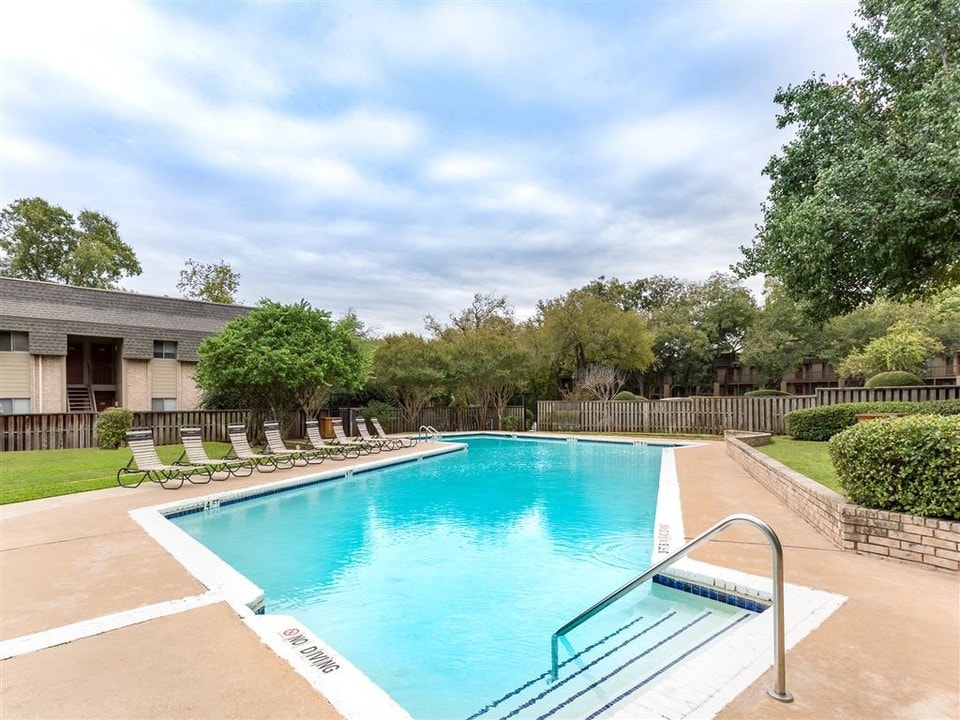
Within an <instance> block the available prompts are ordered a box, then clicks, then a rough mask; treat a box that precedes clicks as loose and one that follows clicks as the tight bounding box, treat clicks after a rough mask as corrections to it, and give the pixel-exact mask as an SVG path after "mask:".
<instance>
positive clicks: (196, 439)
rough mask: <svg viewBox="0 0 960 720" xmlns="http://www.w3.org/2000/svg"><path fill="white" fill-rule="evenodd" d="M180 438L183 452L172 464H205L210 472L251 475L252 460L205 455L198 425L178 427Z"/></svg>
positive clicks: (235, 475)
mask: <svg viewBox="0 0 960 720" xmlns="http://www.w3.org/2000/svg"><path fill="white" fill-rule="evenodd" d="M180 439H181V440H182V441H183V454H182V455H180V457H179V458H177V461H176V462H175V463H174V465H206V466H207V467H208V468H210V472H211V473H218V472H224V473H226V474H227V477H229V476H230V475H233V476H234V477H249V476H250V475H253V469H254V462H253V460H242V459H239V458H234V459H233V460H228V459H226V458H211V457H210V456H208V455H207V451H206V449H205V448H204V447H203V432H202V430H201V429H200V428H198V427H185V428H180ZM211 479H213V480H225V479H226V478H215V477H213V475H212V474H211Z"/></svg>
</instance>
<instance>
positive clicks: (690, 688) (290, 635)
mask: <svg viewBox="0 0 960 720" xmlns="http://www.w3.org/2000/svg"><path fill="white" fill-rule="evenodd" d="M478 434H493V433H489V432H488V433H476V432H472V433H459V435H462V436H466V435H478ZM496 434H499V435H508V436H511V437H517V438H520V439H524V435H523V434H519V435H518V434H517V433H510V432H501V433H496ZM456 435H458V434H457V433H444V436H445V437H448V438H449V437H456ZM551 437H556V438H564V439H566V438H567V437H569V438H570V441H571V442H576V441H578V440H581V439H584V440H588V441H590V442H609V443H620V444H624V443H629V444H634V445H662V444H665V443H666V442H668V441H665V442H664V443H659V442H657V441H656V440H650V441H645V440H644V441H640V440H637V441H631V440H630V439H626V438H594V437H589V438H584V437H583V436H562V435H552V436H551ZM529 439H534V438H529ZM698 444H699V443H695V442H691V443H684V445H688V446H689V445H698ZM464 447H465V445H463V444H460V443H450V444H449V446H448V447H439V448H432V449H430V450H424V451H421V452H417V453H413V454H407V455H404V456H401V457H386V458H378V459H376V460H372V461H369V462H365V463H361V464H357V465H352V466H351V467H349V468H337V469H334V470H329V471H325V472H319V473H313V474H310V475H305V476H300V477H296V478H289V479H285V480H279V481H275V482H269V483H264V484H262V485H256V486H251V487H247V488H242V489H232V490H227V491H224V492H220V493H216V494H212V495H207V496H204V497H200V498H193V499H189V500H177V501H173V502H168V503H163V504H160V505H154V506H152V507H146V508H139V509H136V510H131V511H130V516H131V517H132V518H133V519H134V520H135V521H136V522H137V523H139V524H140V526H141V527H143V528H144V530H145V531H146V532H147V533H148V534H149V535H150V536H151V537H152V538H153V539H154V540H156V542H157V543H158V544H160V545H161V546H162V547H163V548H165V549H166V550H167V551H168V552H169V553H170V554H171V555H172V556H173V557H174V558H175V559H176V560H177V561H178V562H180V563H181V564H182V565H183V566H184V567H185V568H186V569H187V571H188V572H190V573H191V574H192V575H193V576H194V577H195V578H196V579H197V580H198V581H199V582H201V583H202V584H203V585H205V586H206V587H207V588H208V590H207V592H205V593H202V594H200V595H194V596H188V597H184V598H179V599H175V600H171V601H166V602H162V603H157V604H154V605H148V606H145V607H141V608H136V609H133V610H127V611H123V612H119V613H113V614H111V615H105V616H102V617H98V618H93V619H91V620H85V621H82V622H78V623H73V624H71V625H65V626H62V627H58V628H53V629H51V630H46V631H43V632H39V633H34V634H31V635H26V636H22V637H17V638H11V639H9V640H5V641H0V659H7V658H10V657H15V656H18V655H22V654H25V653H28V652H33V651H36V650H40V649H43V648H48V647H54V646H57V645H62V644H64V643H67V642H71V641H73V640H78V639H81V638H84V637H91V636H93V635H97V634H100V633H103V632H106V631H109V630H116V629H120V628H122V627H126V626H129V625H135V624H138V623H142V622H146V621H149V620H153V619H157V618H161V617H165V616H168V615H172V614H176V613H179V612H184V611H188V610H192V609H195V608H198V607H203V606H206V605H210V604H213V603H217V602H226V603H228V604H229V605H230V606H231V607H232V608H234V610H235V611H236V612H237V613H238V614H239V615H240V616H241V617H242V618H243V622H244V623H245V624H246V625H247V626H248V627H249V628H250V629H251V630H252V631H253V632H254V633H256V634H257V636H258V637H259V638H260V639H261V641H262V642H263V643H264V644H266V645H267V646H268V647H270V648H271V649H272V650H273V651H274V652H275V653H276V654H277V655H279V656H280V657H281V658H283V659H284V660H286V661H287V662H288V663H289V664H290V665H291V667H292V668H293V669H294V670H295V671H296V672H297V673H298V674H300V675H301V676H302V677H304V678H305V679H306V680H307V682H308V683H310V685H311V686H312V687H314V688H315V689H316V690H318V691H319V692H320V693H322V694H323V695H324V696H325V697H326V698H327V700H329V701H330V703H331V704H332V705H333V706H334V707H335V708H336V709H337V710H338V711H339V712H340V713H341V714H342V715H343V716H344V717H345V718H347V720H402V719H409V718H410V715H409V713H407V712H406V711H405V710H404V709H403V708H402V707H400V705H399V704H397V703H396V702H395V701H394V700H393V699H392V698H390V696H389V695H388V694H387V693H386V692H385V691H384V690H383V689H382V688H380V687H379V686H378V685H377V684H376V683H374V682H373V681H372V680H370V679H369V678H368V677H367V676H366V675H365V674H364V673H363V672H362V671H361V670H359V669H358V668H357V667H355V666H354V665H353V664H352V663H350V662H349V661H348V660H347V659H346V658H345V657H344V656H343V655H342V654H340V653H338V652H337V651H336V649H335V648H333V647H332V646H330V645H329V644H328V643H326V642H325V641H324V640H323V639H322V638H320V637H318V636H317V635H316V634H314V633H313V632H312V631H310V630H308V629H307V628H306V627H304V626H303V625H302V624H301V623H299V621H297V620H296V618H294V617H291V616H288V615H263V614H258V613H259V612H261V611H262V608H263V590H262V589H261V588H259V587H258V586H257V585H255V584H254V583H253V582H251V581H250V580H249V579H248V578H246V577H245V576H244V575H242V574H241V573H239V572H238V571H236V570H235V569H234V568H233V567H231V566H230V565H228V564H227V563H226V562H224V561H223V560H222V559H220V558H219V557H218V556H217V555H216V554H215V553H213V552H212V551H211V550H209V549H208V548H207V547H205V546H204V545H202V544H201V543H199V542H198V541H196V540H194V539H193V538H192V537H190V536H189V535H188V534H187V533H186V532H184V531H183V530H181V529H180V528H179V527H178V526H176V525H175V524H174V523H172V522H170V521H169V520H168V519H167V517H166V516H167V515H170V514H174V513H178V512H183V511H191V510H196V509H205V510H215V509H216V508H217V507H219V505H220V504H221V503H223V502H227V501H231V500H237V499H241V498H246V497H249V496H255V495H261V494H263V493H265V492H271V491H280V490H284V489H288V488H294V487H299V486H303V485H309V484H313V483H316V482H322V481H324V480H332V479H335V478H340V477H344V476H349V475H352V474H354V473H357V472H363V471H367V470H374V469H377V468H380V467H385V466H388V465H396V464H400V463H406V462H416V461H418V460H422V459H423V458H426V457H432V456H436V455H442V454H446V453H449V452H456V451H459V450H462V449H463V448H464ZM674 450H675V448H674V447H666V448H664V449H663V454H662V459H661V468H660V484H659V490H658V495H657V510H656V518H655V522H654V526H655V533H656V535H655V539H654V548H653V553H652V557H651V563H656V562H658V561H659V560H662V559H663V558H664V557H666V556H667V555H668V554H670V553H671V552H674V551H676V550H678V549H680V548H681V547H682V546H683V544H684V537H685V536H684V530H683V516H682V512H681V505H680V486H679V480H678V477H677V470H676V462H675V454H674ZM667 572H668V574H670V575H674V576H678V577H683V578H686V579H689V580H690V581H692V582H696V583H698V584H700V585H704V586H713V587H716V588H717V589H720V590H724V591H726V592H729V593H733V594H740V595H744V596H747V597H752V598H758V599H762V600H767V601H769V599H770V597H771V590H772V581H771V579H770V578H768V577H762V576H756V575H750V574H747V573H741V572H737V571H734V570H730V569H728V568H724V567H719V566H715V565H709V564H707V563H701V562H697V561H694V560H690V559H689V558H684V559H683V560H680V561H679V562H677V563H676V564H674V565H673V566H672V567H671V568H670V569H669V570H668V571H667ZM600 594H601V593H598V596H599V595H600ZM846 599H847V598H846V597H844V596H841V595H836V594H833V593H827V592H823V591H820V590H814V589H812V588H808V587H803V586H799V585H791V584H787V585H785V588H784V620H785V629H786V646H787V649H789V648H791V647H793V646H794V645H796V644H797V643H798V642H799V641H800V640H801V639H803V638H804V637H805V636H806V635H808V634H809V633H810V632H812V631H813V630H815V629H816V628H817V627H819V625H820V624H821V623H823V621H824V620H826V619H827V617H829V616H830V614H832V613H833V612H834V611H835V610H837V609H838V608H839V607H840V606H841V605H842V604H843V603H844V602H845V601H846ZM772 661H773V618H772V613H766V612H765V613H762V614H758V615H756V616H755V617H753V618H751V619H750V620H748V621H746V622H744V623H742V624H741V625H740V626H738V627H737V628H736V629H734V630H732V631H729V632H727V633H726V634H724V635H723V636H721V637H720V638H718V639H717V640H715V641H714V642H712V643H711V644H710V645H708V646H707V647H705V648H704V649H703V650H702V651H700V652H699V653H697V654H696V655H694V656H693V657H691V658H689V659H687V660H685V661H684V662H683V663H682V664H680V665H678V666H677V667H676V668H674V669H672V670H671V671H670V672H668V673H665V674H664V675H663V676H662V678H660V679H659V680H658V681H657V682H656V683H653V684H651V685H650V687H649V688H648V689H645V690H644V691H643V692H640V693H639V694H638V695H637V697H636V698H634V699H632V700H630V701H629V702H626V703H625V704H624V705H623V706H622V707H618V708H616V709H613V710H611V711H609V713H608V714H607V715H605V717H609V718H617V720H630V719H631V718H636V717H662V718H671V719H672V718H676V719H679V718H688V717H689V718H711V717H713V716H714V715H716V713H718V712H719V711H720V710H721V709H722V708H723V707H724V706H725V705H726V704H728V703H729V702H730V701H731V700H733V699H734V698H735V697H736V696H737V695H739V694H740V693H741V692H743V691H744V690H745V689H746V688H747V687H749V686H750V685H751V684H752V683H753V682H755V681H756V680H757V679H758V678H760V677H761V676H762V675H764V674H765V673H768V672H770V671H771V666H772ZM788 668H789V664H788ZM787 680H788V684H787V687H788V689H789V670H788V673H787ZM771 702H775V701H774V700H771Z"/></svg>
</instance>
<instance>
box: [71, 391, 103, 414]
mask: <svg viewBox="0 0 960 720" xmlns="http://www.w3.org/2000/svg"><path fill="white" fill-rule="evenodd" d="M67 409H68V411H69V412H72V413H92V412H96V411H97V405H96V402H95V401H94V399H93V388H91V387H90V386H89V385H68V386H67Z"/></svg>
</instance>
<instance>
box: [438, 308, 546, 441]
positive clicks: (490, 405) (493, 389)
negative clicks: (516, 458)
mask: <svg viewBox="0 0 960 720" xmlns="http://www.w3.org/2000/svg"><path fill="white" fill-rule="evenodd" d="M443 345H444V348H445V351H446V352H447V353H448V357H449V358H450V381H451V385H452V389H453V390H454V393H455V396H457V397H462V398H464V399H465V400H466V401H467V402H469V403H470V404H471V405H473V406H474V407H475V408H476V413H477V420H478V423H479V427H481V428H483V427H484V425H483V423H484V421H485V420H486V417H487V412H488V410H490V409H493V410H494V411H495V412H496V414H497V424H498V429H499V424H500V423H501V422H502V421H503V416H504V414H505V413H506V409H507V405H508V404H509V402H510V399H511V398H513V397H514V396H515V395H517V393H519V392H521V391H523V390H524V389H526V387H527V386H528V383H529V380H530V377H531V375H532V373H533V369H532V368H533V356H532V354H531V352H530V349H529V347H528V346H527V345H526V344H525V343H523V342H521V329H520V327H518V326H517V325H516V324H514V323H513V322H512V321H509V320H502V319H500V318H497V319H494V320H489V321H487V322H486V323H483V324H482V325H480V327H478V328H476V329H471V330H469V331H467V332H463V333H452V334H449V335H446V336H444V340H443Z"/></svg>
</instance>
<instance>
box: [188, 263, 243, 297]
mask: <svg viewBox="0 0 960 720" xmlns="http://www.w3.org/2000/svg"><path fill="white" fill-rule="evenodd" d="M239 287H240V274H239V273H237V272H234V270H233V268H232V267H230V266H229V265H228V264H227V263H226V262H224V261H223V260H221V261H220V262H218V263H202V262H200V261H198V260H194V259H193V258H188V259H187V261H186V262H185V263H184V266H183V270H181V271H180V280H179V281H178V282H177V290H179V291H180V292H181V293H183V295H184V297H188V298H193V299H194V300H206V301H207V302H214V303H224V304H226V305H235V304H236V302H237V298H236V295H237V288H239Z"/></svg>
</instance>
